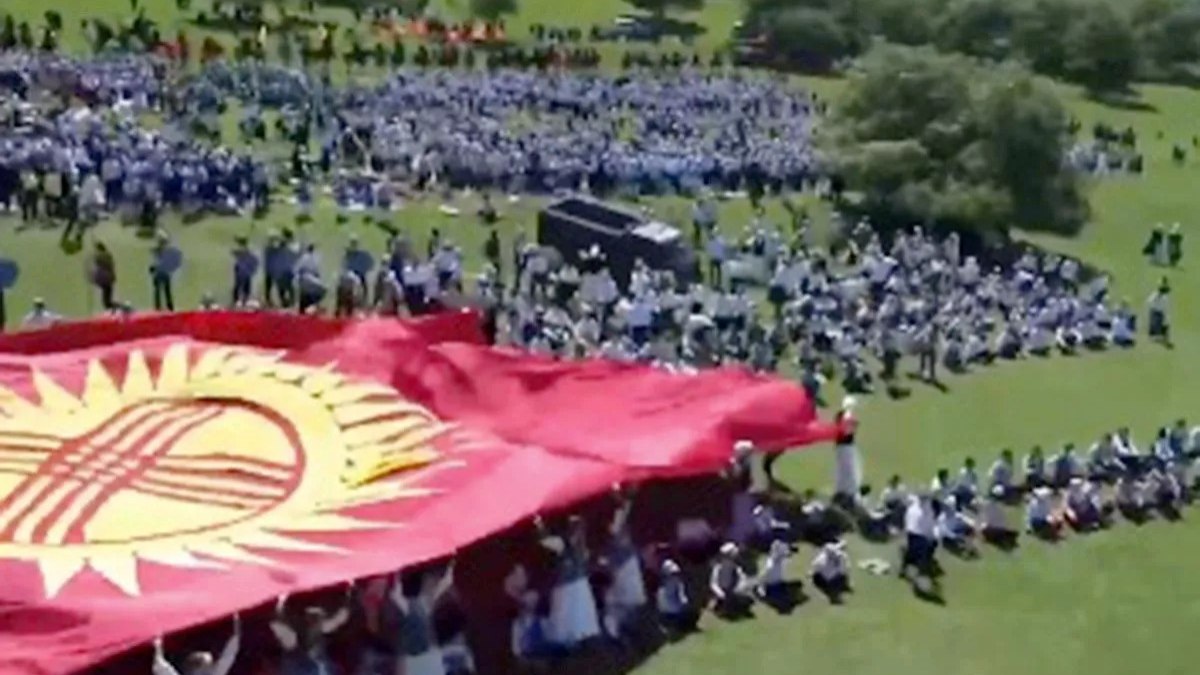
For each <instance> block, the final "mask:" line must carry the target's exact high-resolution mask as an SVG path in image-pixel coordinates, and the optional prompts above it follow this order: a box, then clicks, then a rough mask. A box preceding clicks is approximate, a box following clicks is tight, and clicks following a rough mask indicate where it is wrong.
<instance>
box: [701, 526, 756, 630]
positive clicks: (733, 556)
mask: <svg viewBox="0 0 1200 675" xmlns="http://www.w3.org/2000/svg"><path fill="white" fill-rule="evenodd" d="M737 556H738V547H737V544H735V543H733V542H727V543H725V544H723V545H722V546H721V550H720V552H719V554H718V555H717V560H716V561H715V562H714V563H713V566H712V573H711V574H710V575H709V578H708V590H709V592H710V593H711V594H712V599H713V611H714V612H715V613H716V614H717V615H718V616H722V617H738V616H745V615H746V614H747V613H748V612H749V610H750V606H751V605H753V604H754V599H753V597H752V596H751V595H750V590H751V588H750V581H749V579H748V578H747V577H746V572H745V571H744V570H742V566H741V565H740V564H739V563H738V560H737Z"/></svg>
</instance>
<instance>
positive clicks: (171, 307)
mask: <svg viewBox="0 0 1200 675" xmlns="http://www.w3.org/2000/svg"><path fill="white" fill-rule="evenodd" d="M169 250H171V249H170V246H169V240H168V239H167V235H166V234H163V233H159V235H158V241H157V242H156V243H155V245H154V251H153V256H154V258H153V261H152V262H151V263H150V282H151V284H152V285H153V287H154V309H155V310H157V311H160V312H161V311H163V310H166V311H168V312H174V311H175V296H174V293H173V292H172V290H171V275H172V274H173V273H174V271H175V270H173V269H170V264H169V263H168V259H169V255H170V254H169V253H168V251H169Z"/></svg>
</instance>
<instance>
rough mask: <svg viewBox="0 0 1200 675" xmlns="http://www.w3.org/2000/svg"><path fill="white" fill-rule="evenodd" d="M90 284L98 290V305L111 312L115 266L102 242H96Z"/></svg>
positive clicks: (113, 303)
mask: <svg viewBox="0 0 1200 675" xmlns="http://www.w3.org/2000/svg"><path fill="white" fill-rule="evenodd" d="M92 283H93V284H95V285H96V288H98V289H100V304H101V305H102V306H103V307H104V309H105V310H107V311H111V310H113V309H114V308H115V307H116V303H115V301H114V296H113V289H114V288H115V287H116V285H117V266H116V262H115V260H114V259H113V254H112V252H111V251H109V250H108V247H107V246H105V245H104V242H99V241H98V242H96V251H95V253H93V254H92Z"/></svg>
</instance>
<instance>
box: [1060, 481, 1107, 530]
mask: <svg viewBox="0 0 1200 675" xmlns="http://www.w3.org/2000/svg"><path fill="white" fill-rule="evenodd" d="M1066 492H1067V494H1066V499H1065V500H1064V501H1065V504H1064V508H1063V516H1064V517H1065V519H1066V521H1067V523H1068V524H1069V525H1070V526H1071V527H1073V528H1074V529H1075V530H1076V531H1077V532H1089V531H1091V530H1095V529H1098V528H1099V527H1100V526H1101V525H1103V513H1102V512H1101V510H1100V501H1099V497H1098V495H1097V494H1096V493H1095V492H1093V491H1091V490H1088V488H1087V481H1085V480H1084V479H1082V478H1079V477H1076V478H1072V479H1071V482H1070V484H1069V485H1068V486H1067V491H1066Z"/></svg>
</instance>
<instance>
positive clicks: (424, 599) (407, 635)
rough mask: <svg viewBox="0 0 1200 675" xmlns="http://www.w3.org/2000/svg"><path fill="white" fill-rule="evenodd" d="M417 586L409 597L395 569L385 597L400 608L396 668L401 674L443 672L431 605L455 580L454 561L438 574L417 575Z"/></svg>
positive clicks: (443, 664)
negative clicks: (415, 591)
mask: <svg viewBox="0 0 1200 675" xmlns="http://www.w3.org/2000/svg"><path fill="white" fill-rule="evenodd" d="M417 578H418V582H419V584H420V588H419V590H418V591H417V593H416V594H414V595H412V596H411V597H409V595H408V594H406V593H405V588H404V586H405V584H404V583H403V581H404V579H403V577H402V574H401V573H399V572H397V573H396V576H395V578H394V579H393V581H392V589H391V591H390V592H389V593H388V599H389V600H390V601H391V602H392V605H393V606H394V607H395V608H396V609H397V610H399V619H400V620H399V629H400V657H399V662H398V663H397V664H396V666H397V672H399V673H403V674H404V675H446V666H445V662H444V661H443V659H442V652H441V650H440V649H439V648H438V644H437V638H436V636H435V633H434V627H433V608H434V605H435V604H436V603H437V601H438V599H439V598H440V597H441V596H442V595H444V594H445V593H446V591H448V590H450V587H451V586H453V584H454V562H453V561H451V562H450V564H449V565H448V566H447V567H446V570H445V572H443V573H442V574H440V575H437V574H433V573H432V572H428V573H425V574H422V575H420V576H419V577H417Z"/></svg>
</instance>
